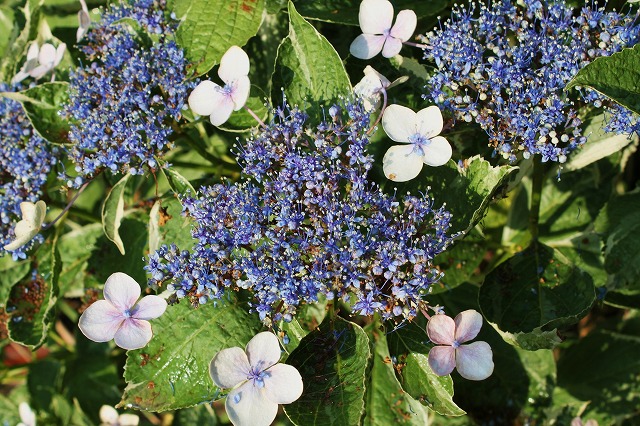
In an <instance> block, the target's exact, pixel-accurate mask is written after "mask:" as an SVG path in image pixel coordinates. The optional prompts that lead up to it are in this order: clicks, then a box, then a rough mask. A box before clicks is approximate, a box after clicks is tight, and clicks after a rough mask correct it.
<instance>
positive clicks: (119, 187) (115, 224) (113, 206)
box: [102, 173, 131, 256]
mask: <svg viewBox="0 0 640 426" xmlns="http://www.w3.org/2000/svg"><path fill="white" fill-rule="evenodd" d="M130 177H131V174H129V173H127V174H126V175H124V177H123V178H122V179H120V180H119V181H118V182H117V183H116V184H115V185H113V188H111V191H109V193H108V194H107V198H105V200H104V204H103V205H102V229H103V230H104V234H105V235H106V236H107V238H108V239H110V240H111V241H113V243H114V244H115V245H116V247H118V250H120V254H122V255H123V256H124V253H125V251H124V244H123V242H122V238H120V234H119V233H118V229H119V228H120V222H121V221H122V218H123V216H124V191H125V189H126V187H127V182H128V181H129V178H130Z"/></svg>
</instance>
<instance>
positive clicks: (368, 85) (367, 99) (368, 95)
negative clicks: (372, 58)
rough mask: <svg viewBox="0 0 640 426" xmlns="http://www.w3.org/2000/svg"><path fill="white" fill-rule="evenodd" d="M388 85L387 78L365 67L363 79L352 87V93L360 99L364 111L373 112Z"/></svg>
mask: <svg viewBox="0 0 640 426" xmlns="http://www.w3.org/2000/svg"><path fill="white" fill-rule="evenodd" d="M390 85H391V82H390V81H389V80H388V79H387V77H385V76H384V75H382V74H380V73H379V72H378V71H376V70H375V69H373V67H371V66H370V65H367V66H366V67H365V68H364V77H363V78H362V80H360V81H359V82H358V84H356V85H355V86H354V87H353V92H354V93H355V94H356V95H357V96H358V97H360V98H361V99H362V102H363V105H364V108H365V110H367V111H373V110H375V109H377V108H378V106H379V105H380V97H381V95H382V93H383V92H385V91H386V90H387V88H388V87H389V86H390Z"/></svg>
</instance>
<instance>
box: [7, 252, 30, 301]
mask: <svg viewBox="0 0 640 426" xmlns="http://www.w3.org/2000/svg"><path fill="white" fill-rule="evenodd" d="M29 271H31V262H29V261H26V260H23V261H19V262H16V261H15V260H13V259H12V257H11V256H7V255H5V256H4V257H0V308H5V306H6V304H7V297H9V293H10V292H11V289H12V288H13V285H14V284H16V283H17V282H19V281H21V280H23V279H24V278H25V277H26V276H27V274H28V273H29Z"/></svg>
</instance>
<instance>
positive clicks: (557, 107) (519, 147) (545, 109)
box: [423, 0, 640, 163]
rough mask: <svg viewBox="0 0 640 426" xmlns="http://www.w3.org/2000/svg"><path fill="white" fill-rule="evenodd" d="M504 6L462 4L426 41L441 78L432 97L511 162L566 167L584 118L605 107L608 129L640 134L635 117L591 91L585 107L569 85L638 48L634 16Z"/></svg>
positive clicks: (533, 0)
mask: <svg viewBox="0 0 640 426" xmlns="http://www.w3.org/2000/svg"><path fill="white" fill-rule="evenodd" d="M514 3H515V2H513V1H511V0H496V1H493V2H491V5H490V6H487V5H485V4H484V3H472V4H471V5H469V6H466V7H463V6H456V7H454V10H453V12H452V16H451V19H450V20H448V21H446V22H445V23H443V24H441V25H440V28H436V29H434V31H432V32H430V33H428V34H426V36H425V37H424V39H423V40H424V42H425V44H426V46H427V47H426V48H425V51H424V56H425V58H427V59H430V60H433V61H434V62H435V64H436V66H437V69H436V72H435V73H434V75H433V76H432V77H431V79H430V80H429V82H428V85H427V89H428V91H429V93H428V96H426V97H430V98H432V99H433V101H434V102H436V103H437V104H438V105H440V106H442V107H444V108H446V109H449V110H450V111H452V112H453V114H454V116H455V118H456V119H459V120H463V121H466V122H472V121H475V122H476V123H478V124H479V125H480V126H481V127H482V128H483V129H484V130H485V131H486V133H487V134H488V136H489V141H490V145H491V146H493V147H494V148H495V150H496V152H497V153H500V154H501V155H503V156H504V157H506V158H508V159H509V160H510V161H515V160H516V158H517V155H518V154H519V153H521V154H522V156H523V157H524V158H528V157H529V156H531V155H532V154H541V156H542V161H549V160H551V161H557V162H560V163H563V162H565V161H566V159H567V154H568V153H569V152H571V151H573V150H574V149H575V148H577V147H578V146H581V145H582V144H584V143H585V142H586V136H588V135H584V134H583V129H582V125H583V122H582V119H581V118H580V117H579V116H578V110H579V109H580V107H581V106H584V105H585V104H591V105H593V106H595V107H598V108H599V107H601V106H602V107H604V108H605V113H606V116H607V118H608V123H607V126H606V128H605V130H607V131H614V132H617V133H631V132H638V131H639V130H640V123H639V122H638V120H637V118H634V117H633V114H632V113H631V112H630V111H629V110H627V109H625V108H623V107H620V106H618V105H617V104H614V103H613V102H611V101H608V100H606V99H605V98H604V97H603V96H601V95H599V94H597V93H595V92H593V91H591V90H586V89H585V90H582V91H581V94H580V96H579V97H578V98H577V99H571V98H570V97H569V94H567V93H566V92H565V91H564V87H565V85H566V84H567V83H568V82H569V80H571V79H572V78H573V77H574V76H575V75H576V73H577V72H578V71H579V70H580V69H581V68H582V67H584V66H585V65H587V64H588V63H589V62H591V61H592V60H594V59H595V58H597V57H600V56H608V55H611V54H612V53H615V52H617V51H619V50H621V49H622V48H624V47H626V46H630V45H632V44H635V43H636V42H637V41H638V38H639V34H640V25H636V24H635V23H636V22H635V21H636V17H635V16H629V15H623V14H620V13H617V12H605V11H604V9H602V8H597V6H596V5H595V4H593V3H592V4H591V5H586V6H584V7H583V8H582V9H580V11H579V13H578V14H576V15H575V16H574V15H573V9H572V8H571V7H569V6H567V5H566V4H565V3H564V2H562V1H558V2H548V3H547V2H541V1H539V0H523V1H521V2H518V4H517V5H516V4H514Z"/></svg>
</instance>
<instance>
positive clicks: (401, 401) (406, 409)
mask: <svg viewBox="0 0 640 426" xmlns="http://www.w3.org/2000/svg"><path fill="white" fill-rule="evenodd" d="M373 334H374V338H376V339H377V340H376V341H375V343H374V353H373V366H372V368H371V373H370V380H369V385H368V386H367V396H366V398H367V400H366V416H365V418H364V424H365V426H376V425H380V426H387V425H391V424H400V425H416V426H422V425H425V424H428V423H429V421H428V418H427V409H426V408H425V407H423V406H422V405H421V404H420V403H419V402H418V401H416V400H415V399H413V398H412V396H411V395H409V394H408V393H406V392H405V391H404V390H403V389H402V385H400V382H398V379H397V378H396V374H395V370H394V368H393V367H394V365H393V361H392V360H391V356H390V355H389V348H388V347H387V340H386V339H385V337H384V334H382V332H380V331H379V330H374V331H373ZM450 385H451V392H453V383H450Z"/></svg>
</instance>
